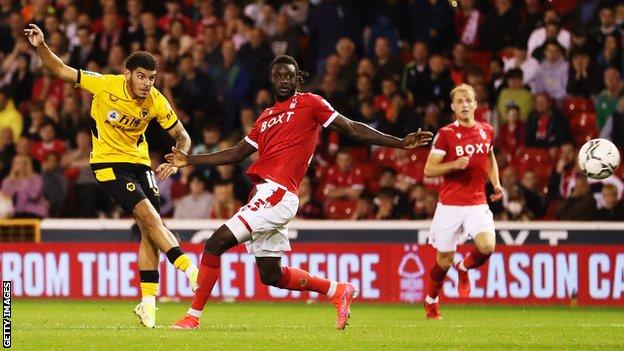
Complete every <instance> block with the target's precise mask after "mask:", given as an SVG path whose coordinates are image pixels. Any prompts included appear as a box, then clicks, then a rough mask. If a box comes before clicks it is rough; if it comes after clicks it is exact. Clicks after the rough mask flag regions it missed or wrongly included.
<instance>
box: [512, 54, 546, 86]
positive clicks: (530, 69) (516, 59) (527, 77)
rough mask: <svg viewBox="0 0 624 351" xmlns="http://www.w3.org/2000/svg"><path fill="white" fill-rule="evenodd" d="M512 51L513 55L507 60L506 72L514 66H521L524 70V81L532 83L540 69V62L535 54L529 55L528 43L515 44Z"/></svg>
mask: <svg viewBox="0 0 624 351" xmlns="http://www.w3.org/2000/svg"><path fill="white" fill-rule="evenodd" d="M512 52H513V55H512V57H511V58H509V59H508V60H507V61H505V72H508V71H509V70H510V69H513V68H520V69H521V70H522V79H523V81H522V83H523V84H525V85H526V84H529V85H530V84H531V83H532V81H533V79H534V78H535V75H536V74H537V70H538V69H539V62H538V61H537V60H536V59H534V58H533V56H529V55H527V50H526V44H518V45H515V46H514V48H513V50H512Z"/></svg>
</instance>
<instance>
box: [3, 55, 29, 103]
mask: <svg viewBox="0 0 624 351" xmlns="http://www.w3.org/2000/svg"><path fill="white" fill-rule="evenodd" d="M9 62H11V65H14V69H12V70H9V71H7V72H6V74H7V77H5V78H4V83H5V86H6V87H7V89H8V90H9V91H11V94H12V96H13V102H14V103H15V105H16V106H20V105H21V104H22V103H23V102H27V100H28V99H30V94H31V92H32V87H33V80H34V77H33V74H32V72H31V71H30V55H28V54H27V53H24V52H22V53H19V54H18V55H17V56H16V57H14V58H12V57H7V58H5V63H7V64H8V63H9Z"/></svg>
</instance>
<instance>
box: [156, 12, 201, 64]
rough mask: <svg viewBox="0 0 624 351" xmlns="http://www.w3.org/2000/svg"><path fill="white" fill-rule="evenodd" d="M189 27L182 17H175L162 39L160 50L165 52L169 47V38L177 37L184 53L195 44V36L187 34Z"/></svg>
mask: <svg viewBox="0 0 624 351" xmlns="http://www.w3.org/2000/svg"><path fill="white" fill-rule="evenodd" d="M186 28H188V27H185V25H184V23H183V21H182V20H180V19H175V20H173V21H171V23H170V24H169V30H168V32H167V34H165V35H164V36H163V37H162V39H160V45H159V46H160V51H162V52H165V50H166V49H167V43H168V42H169V39H171V38H175V39H177V40H178V42H179V43H180V54H181V55H184V54H186V53H187V52H189V50H190V49H191V47H192V46H193V44H194V43H193V38H192V37H191V36H190V35H188V34H187V29H186Z"/></svg>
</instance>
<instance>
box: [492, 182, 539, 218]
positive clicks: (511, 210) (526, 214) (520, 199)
mask: <svg viewBox="0 0 624 351" xmlns="http://www.w3.org/2000/svg"><path fill="white" fill-rule="evenodd" d="M503 206H504V211H503V213H502V214H501V215H500V216H499V219H501V220H504V221H523V222H527V221H530V220H532V219H533V218H534V217H535V216H534V215H533V213H531V211H530V210H529V209H528V208H527V206H526V199H525V198H524V194H523V192H522V191H521V190H520V187H519V186H517V185H515V186H512V187H511V188H509V189H507V196H506V199H505V201H503Z"/></svg>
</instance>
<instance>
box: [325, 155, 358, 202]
mask: <svg viewBox="0 0 624 351" xmlns="http://www.w3.org/2000/svg"><path fill="white" fill-rule="evenodd" d="M364 188H365V177H364V173H363V172H362V170H361V169H360V168H359V167H355V166H354V165H353V161H352V159H351V155H349V153H348V152H347V151H346V150H344V149H343V150H338V152H337V153H336V164H335V165H334V166H332V167H331V168H329V170H328V171H327V176H326V178H325V188H324V189H323V194H324V195H325V197H326V198H327V199H331V200H333V199H342V200H352V201H355V200H357V199H358V198H359V197H360V195H361V194H362V192H363V191H364Z"/></svg>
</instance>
